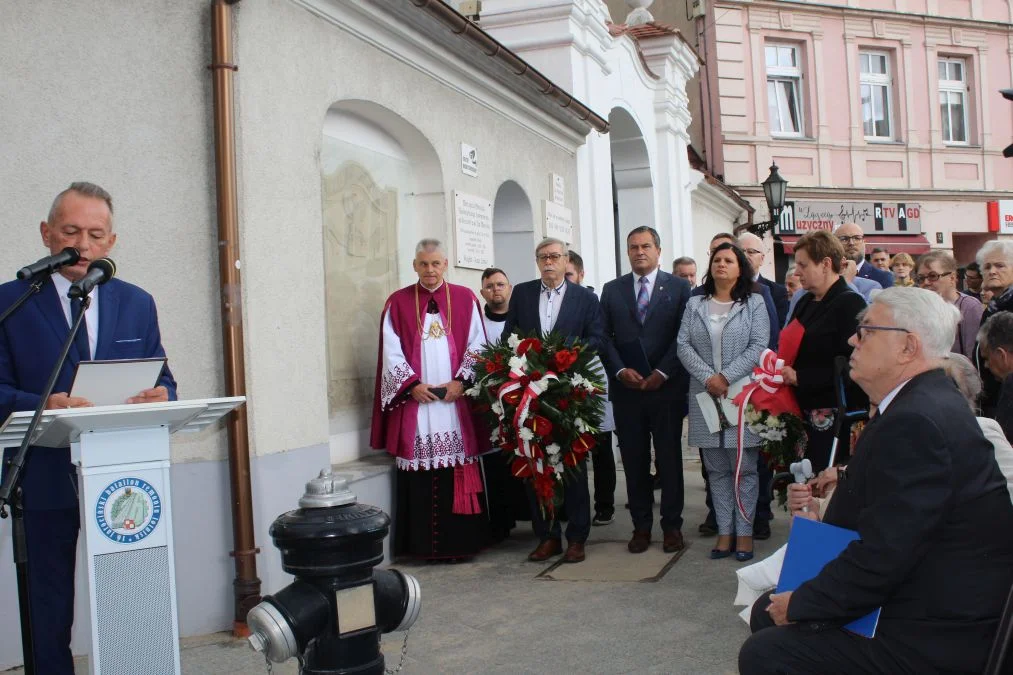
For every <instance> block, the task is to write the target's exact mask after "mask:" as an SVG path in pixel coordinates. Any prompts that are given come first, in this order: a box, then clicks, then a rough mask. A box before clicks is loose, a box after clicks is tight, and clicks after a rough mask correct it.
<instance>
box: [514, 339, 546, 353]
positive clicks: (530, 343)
mask: <svg viewBox="0 0 1013 675" xmlns="http://www.w3.org/2000/svg"><path fill="white" fill-rule="evenodd" d="M529 349H533V350H535V351H536V352H538V353H539V354H541V353H542V341H541V340H539V339H538V338H524V339H523V340H521V341H520V343H519V344H518V345H517V355H518V356H524V355H525V354H527V353H528V350H529Z"/></svg>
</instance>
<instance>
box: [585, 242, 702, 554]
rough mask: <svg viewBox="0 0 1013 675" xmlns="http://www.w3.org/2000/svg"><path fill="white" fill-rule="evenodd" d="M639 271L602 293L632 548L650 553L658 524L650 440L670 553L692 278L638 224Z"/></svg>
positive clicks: (679, 483)
mask: <svg viewBox="0 0 1013 675" xmlns="http://www.w3.org/2000/svg"><path fill="white" fill-rule="evenodd" d="M626 252H627V254H628V255H629V258H630V266H631V267H632V268H633V272H632V273H630V274H626V275H624V276H622V277H620V278H618V279H614V280H613V281H610V282H608V283H607V284H605V288H604V289H603V290H602V294H601V306H602V313H603V315H604V318H605V338H606V344H605V349H604V352H603V359H604V361H605V367H606V369H607V370H608V376H609V398H610V399H611V400H612V406H613V411H614V413H615V421H616V433H617V434H618V435H619V451H620V453H621V454H622V458H623V466H624V467H625V469H626V493H627V497H628V499H629V504H630V516H631V517H632V519H633V538H632V539H630V542H629V544H628V545H627V548H628V549H629V551H630V552H631V553H643V552H644V551H646V550H647V548H648V546H649V545H650V543H651V527H652V525H653V524H654V512H653V511H654V510H653V506H652V504H653V485H652V481H651V442H652V440H653V443H654V449H655V454H656V464H657V467H658V473H659V475H660V477H661V529H662V531H663V532H664V540H663V547H664V550H665V552H666V553H673V552H675V551H678V550H681V549H682V548H683V546H684V543H683V538H682V508H683V502H684V487H683V477H682V420H683V417H684V416H685V412H684V411H685V409H686V391H687V388H688V381H689V375H688V373H687V372H686V369H685V368H683V366H682V364H681V363H680V362H679V357H678V355H677V349H678V345H677V344H676V337H677V336H678V335H679V326H680V325H681V323H682V314H683V311H684V310H685V309H686V303H687V302H689V292H690V286H689V282H687V281H686V280H685V279H680V278H678V277H675V276H672V275H671V274H669V273H668V272H665V271H664V270H661V269H659V268H658V261H659V259H660V258H661V237H659V236H658V233H657V231H656V230H655V229H654V228H652V227H647V226H643V227H638V228H636V229H634V230H633V231H632V232H630V234H629V235H628V236H627V237H626Z"/></svg>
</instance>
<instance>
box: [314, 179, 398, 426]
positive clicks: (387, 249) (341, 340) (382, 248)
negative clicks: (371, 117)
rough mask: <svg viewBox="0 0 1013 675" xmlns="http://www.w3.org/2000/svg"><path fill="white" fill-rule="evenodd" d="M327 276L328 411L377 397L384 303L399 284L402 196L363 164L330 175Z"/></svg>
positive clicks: (327, 185)
mask: <svg viewBox="0 0 1013 675" xmlns="http://www.w3.org/2000/svg"><path fill="white" fill-rule="evenodd" d="M322 183H323V185H322V187H323V190H322V192H323V221H324V271H325V285H326V287H325V297H326V304H327V363H328V387H327V395H328V404H329V410H330V413H331V414H332V415H333V414H334V413H335V412H338V411H341V410H349V409H356V408H362V407H364V406H366V405H367V404H369V403H370V401H371V400H372V398H373V382H374V379H375V376H376V345H377V337H378V335H379V325H380V312H381V310H382V309H383V303H384V301H385V300H386V299H387V296H388V295H390V294H391V293H392V292H393V291H394V288H395V284H396V282H397V223H398V191H397V189H396V188H391V187H384V186H381V185H377V184H376V182H375V181H374V180H373V177H372V176H371V175H370V173H369V171H368V170H367V169H366V168H365V167H363V166H362V165H361V164H359V163H357V162H352V161H348V162H345V163H343V164H341V165H340V166H339V167H338V168H337V169H336V170H335V171H333V172H332V173H328V174H324V175H323V179H322Z"/></svg>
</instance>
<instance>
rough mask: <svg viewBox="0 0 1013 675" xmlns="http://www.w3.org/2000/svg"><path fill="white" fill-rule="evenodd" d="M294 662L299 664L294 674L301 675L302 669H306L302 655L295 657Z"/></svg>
mask: <svg viewBox="0 0 1013 675" xmlns="http://www.w3.org/2000/svg"><path fill="white" fill-rule="evenodd" d="M295 660H296V661H298V662H299V670H297V671H296V672H297V673H299V675H302V671H303V668H305V667H306V661H304V660H303V657H302V654H299V655H298V656H296V657H295Z"/></svg>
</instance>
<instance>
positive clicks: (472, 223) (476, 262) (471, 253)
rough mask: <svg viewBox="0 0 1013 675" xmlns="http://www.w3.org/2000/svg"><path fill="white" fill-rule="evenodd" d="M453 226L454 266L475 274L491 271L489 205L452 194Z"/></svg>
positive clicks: (483, 201)
mask: <svg viewBox="0 0 1013 675" xmlns="http://www.w3.org/2000/svg"><path fill="white" fill-rule="evenodd" d="M454 226H455V237H454V251H455V252H456V253H457V266H458V267H468V268H470V269H475V270H484V269H485V268H486V267H492V265H493V257H492V202H490V201H489V200H488V199H484V198H482V197H476V196H475V195H466V194H464V193H462V192H456V191H455V192H454Z"/></svg>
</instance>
